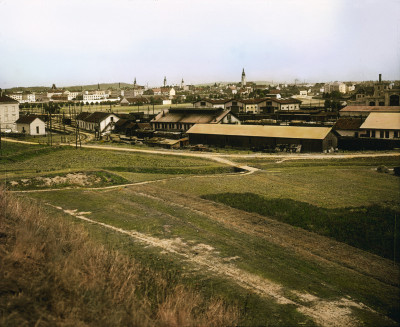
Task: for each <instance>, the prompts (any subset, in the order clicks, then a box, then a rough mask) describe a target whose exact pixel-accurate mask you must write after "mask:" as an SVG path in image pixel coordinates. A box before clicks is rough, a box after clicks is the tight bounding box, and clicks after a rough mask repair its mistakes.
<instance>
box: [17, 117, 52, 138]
mask: <svg viewBox="0 0 400 327" xmlns="http://www.w3.org/2000/svg"><path fill="white" fill-rule="evenodd" d="M16 124H17V131H18V133H22V134H26V135H32V136H38V135H46V124H45V122H44V121H43V120H41V119H40V118H39V117H38V116H35V115H30V116H21V117H19V118H18V120H17V121H16Z"/></svg>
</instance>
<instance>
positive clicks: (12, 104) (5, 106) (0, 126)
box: [0, 95, 19, 132]
mask: <svg viewBox="0 0 400 327" xmlns="http://www.w3.org/2000/svg"><path fill="white" fill-rule="evenodd" d="M18 118H19V103H18V101H17V100H14V99H12V98H10V97H8V96H5V95H0V131H1V132H7V131H12V132H16V131H17V125H16V121H17V120H18Z"/></svg>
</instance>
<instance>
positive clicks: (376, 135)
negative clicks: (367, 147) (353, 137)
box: [360, 130, 400, 139]
mask: <svg viewBox="0 0 400 327" xmlns="http://www.w3.org/2000/svg"><path fill="white" fill-rule="evenodd" d="M399 135H400V133H399V131H394V132H393V138H395V139H397V138H399ZM360 137H371V138H381V139H388V138H390V131H375V130H371V131H369V130H367V131H366V132H365V134H362V135H360Z"/></svg>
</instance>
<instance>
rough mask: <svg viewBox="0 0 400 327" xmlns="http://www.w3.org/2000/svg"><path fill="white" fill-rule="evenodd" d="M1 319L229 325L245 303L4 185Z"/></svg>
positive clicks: (0, 198)
mask: <svg viewBox="0 0 400 327" xmlns="http://www.w3.org/2000/svg"><path fill="white" fill-rule="evenodd" d="M0 207H1V208H2V209H1V212H0V267H1V269H0V312H1V315H0V325H1V326H26V325H27V326H60V325H63V326H88V325H89V326H226V325H234V324H235V322H237V318H238V311H237V310H236V309H235V308H234V307H226V306H225V305H224V304H223V302H222V301H220V300H216V299H206V298H204V297H202V296H201V295H200V294H199V293H198V292H195V291H193V290H190V289H189V288H187V287H185V286H184V285H183V284H181V283H179V281H171V280H169V279H168V273H167V271H155V270H152V269H151V268H149V267H146V266H143V265H141V264H140V263H138V262H137V261H136V260H135V258H133V257H131V256H127V255H124V254H122V253H120V252H118V251H110V250H107V249H106V248H105V247H104V246H102V245H100V244H98V243H94V242H93V241H91V240H90V238H89V236H88V233H87V231H85V229H84V228H82V227H81V226H77V225H75V224H73V223H71V222H70V221H67V220H62V219H59V218H60V217H56V216H49V215H47V214H46V213H45V212H43V210H42V209H41V208H40V207H38V206H36V205H35V204H34V203H33V202H32V201H22V200H19V199H16V198H15V197H13V196H10V195H8V194H6V193H5V192H4V190H0Z"/></svg>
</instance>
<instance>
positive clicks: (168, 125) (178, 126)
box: [154, 123, 193, 130]
mask: <svg viewBox="0 0 400 327" xmlns="http://www.w3.org/2000/svg"><path fill="white" fill-rule="evenodd" d="M154 125H155V128H156V129H183V130H188V129H189V128H190V127H191V126H192V125H193V124H182V123H155V124H154Z"/></svg>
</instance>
